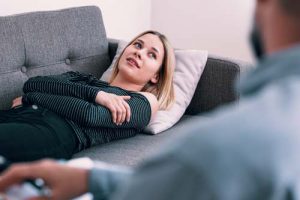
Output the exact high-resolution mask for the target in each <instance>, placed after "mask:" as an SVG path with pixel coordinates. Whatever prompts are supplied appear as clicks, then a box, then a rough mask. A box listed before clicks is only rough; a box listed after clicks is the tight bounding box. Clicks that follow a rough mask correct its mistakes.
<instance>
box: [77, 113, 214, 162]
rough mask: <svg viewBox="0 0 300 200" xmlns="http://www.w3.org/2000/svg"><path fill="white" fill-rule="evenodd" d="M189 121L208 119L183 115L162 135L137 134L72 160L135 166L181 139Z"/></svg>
mask: <svg viewBox="0 0 300 200" xmlns="http://www.w3.org/2000/svg"><path fill="white" fill-rule="evenodd" d="M191 119H199V121H201V122H203V121H204V120H206V119H209V117H208V116H197V115H195V116H189V115H184V116H183V117H182V118H181V119H180V121H179V122H178V123H176V124H175V125H174V126H173V127H172V128H171V129H169V130H167V131H165V132H164V133H163V134H158V135H146V134H139V135H137V136H135V137H132V138H128V139H122V140H116V141H113V142H110V143H106V144H103V145H98V146H94V147H92V148H89V149H86V150H84V151H81V152H79V153H77V154H75V155H74V156H73V158H80V157H88V158H91V159H93V160H99V161H104V162H107V163H111V164H117V165H124V166H137V165H138V164H139V163H140V162H143V161H144V160H145V159H147V157H149V156H151V155H152V154H155V153H156V152H159V151H160V150H161V149H162V148H164V147H165V144H169V142H170V140H172V139H173V138H174V137H181V134H182V133H183V132H182V130H185V129H187V128H188V126H187V124H188V123H187V122H188V121H189V120H191Z"/></svg>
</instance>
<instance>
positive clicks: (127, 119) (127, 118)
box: [123, 101, 131, 122]
mask: <svg viewBox="0 0 300 200" xmlns="http://www.w3.org/2000/svg"><path fill="white" fill-rule="evenodd" d="M123 105H124V107H125V109H126V121H127V122H129V120H130V116H131V109H130V106H129V105H128V103H127V102H126V101H124V102H123Z"/></svg>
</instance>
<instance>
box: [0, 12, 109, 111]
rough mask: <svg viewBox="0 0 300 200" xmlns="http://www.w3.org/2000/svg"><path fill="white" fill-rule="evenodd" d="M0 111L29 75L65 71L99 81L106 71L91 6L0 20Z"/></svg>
mask: <svg viewBox="0 0 300 200" xmlns="http://www.w3.org/2000/svg"><path fill="white" fill-rule="evenodd" d="M0 30H1V31H0V43H1V45H0V85H1V88H0V99H1V101H0V109H7V108H9V106H10V103H11V100H12V99H13V98H14V97H16V96H20V95H21V94H22V90H21V89H22V85H23V83H24V82H25V81H26V80H27V79H28V78H29V77H32V76H36V75H49V74H59V73H63V72H66V71H70V70H76V71H82V72H87V73H93V74H94V75H96V76H99V77H100V75H101V74H102V73H103V72H104V71H105V69H106V68H107V67H108V66H109V63H110V59H109V55H108V41H107V38H106V33H105V28H104V25H103V21H102V16H101V11H100V10H99V8H97V7H94V6H87V7H80V8H70V9H63V10H58V11H44V12H33V13H26V14H19V15H13V16H7V17H0Z"/></svg>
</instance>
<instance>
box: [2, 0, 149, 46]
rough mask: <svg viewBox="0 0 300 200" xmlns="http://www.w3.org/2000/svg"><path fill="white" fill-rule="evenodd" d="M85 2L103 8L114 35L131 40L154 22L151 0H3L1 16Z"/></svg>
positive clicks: (111, 35)
mask: <svg viewBox="0 0 300 200" xmlns="http://www.w3.org/2000/svg"><path fill="white" fill-rule="evenodd" d="M85 5H97V6H98V7H100V8H101V10H102V14H103V19H104V24H105V28H106V32H107V35H108V37H111V38H118V39H124V40H130V39H131V38H132V37H133V36H135V35H136V34H138V33H140V32H142V31H144V30H147V29H149V28H150V25H151V21H150V16H151V14H150V13H151V0H98V1H97V0H24V1H20V0H9V1H6V0H0V16H4V15H10V14H17V13H22V12H30V11H40V10H55V9H61V8H67V7H76V6H85Z"/></svg>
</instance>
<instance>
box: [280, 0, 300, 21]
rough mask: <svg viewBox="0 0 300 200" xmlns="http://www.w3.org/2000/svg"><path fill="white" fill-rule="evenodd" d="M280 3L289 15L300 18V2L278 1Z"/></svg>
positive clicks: (297, 0)
mask: <svg viewBox="0 0 300 200" xmlns="http://www.w3.org/2000/svg"><path fill="white" fill-rule="evenodd" d="M278 2H279V4H280V6H281V7H282V8H283V10H284V11H285V12H286V13H287V14H288V15H290V16H292V17H299V18H300V0H278Z"/></svg>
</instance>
